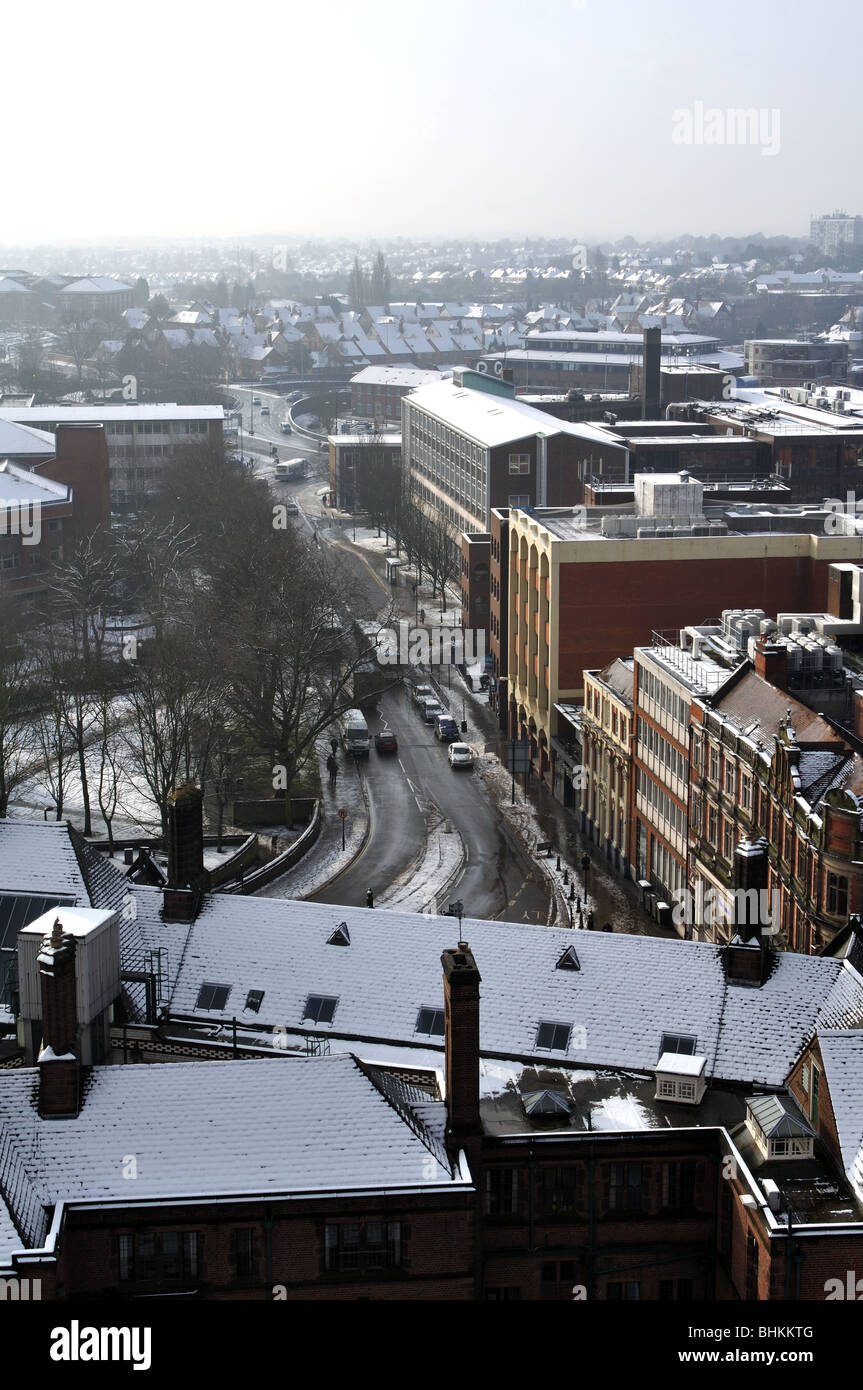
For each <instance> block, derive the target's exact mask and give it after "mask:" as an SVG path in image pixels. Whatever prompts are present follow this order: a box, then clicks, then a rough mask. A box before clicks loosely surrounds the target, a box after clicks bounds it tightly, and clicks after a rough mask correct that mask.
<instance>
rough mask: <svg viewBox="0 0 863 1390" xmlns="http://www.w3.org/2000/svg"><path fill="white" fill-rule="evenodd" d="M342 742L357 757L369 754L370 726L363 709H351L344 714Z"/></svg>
mask: <svg viewBox="0 0 863 1390" xmlns="http://www.w3.org/2000/svg"><path fill="white" fill-rule="evenodd" d="M342 744H343V746H344V750H345V752H346V753H350V754H351V755H352V756H353V757H355V758H367V757H368V756H369V746H370V744H369V726H368V724H367V723H366V721H365V716H364V715H363V712H362V710H361V709H349V710H348V712H347V714H345V715H343V716H342Z"/></svg>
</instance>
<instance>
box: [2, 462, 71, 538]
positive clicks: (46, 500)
mask: <svg viewBox="0 0 863 1390" xmlns="http://www.w3.org/2000/svg"><path fill="white" fill-rule="evenodd" d="M71 500H72V489H71V488H68V487H66V485H65V483H55V482H54V480H53V479H52V478H43V477H42V475H41V474H39V473H32V472H31V471H30V470H29V469H28V468H18V467H17V466H16V465H15V464H14V463H10V462H9V460H8V459H3V461H2V462H0V514H2V512H4V511H5V510H6V508H8V507H20V506H22V505H23V506H33V505H34V504H35V503H38V504H39V505H40V506H43V507H44V506H49V505H51V504H52V503H54V504H56V503H59V502H70V501H71ZM3 534H5V530H4V532H3Z"/></svg>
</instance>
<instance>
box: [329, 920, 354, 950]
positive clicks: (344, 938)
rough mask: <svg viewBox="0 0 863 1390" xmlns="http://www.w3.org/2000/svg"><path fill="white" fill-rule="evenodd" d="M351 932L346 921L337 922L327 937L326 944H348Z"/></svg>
mask: <svg viewBox="0 0 863 1390" xmlns="http://www.w3.org/2000/svg"><path fill="white" fill-rule="evenodd" d="M350 944H351V934H350V932H349V931H348V924H347V922H339V925H338V926H337V927H336V929H335V931H334V932H333V934H332V936H328V937H327V945H328V946H350Z"/></svg>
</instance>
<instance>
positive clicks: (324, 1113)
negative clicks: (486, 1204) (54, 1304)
mask: <svg viewBox="0 0 863 1390" xmlns="http://www.w3.org/2000/svg"><path fill="white" fill-rule="evenodd" d="M37 1090H38V1071H37V1070H36V1069H34V1068H26V1069H25V1068H22V1069H20V1070H16V1071H6V1072H4V1074H3V1082H2V1085H0V1150H2V1153H3V1156H4V1162H3V1165H2V1168H0V1187H2V1196H3V1198H4V1199H5V1201H6V1203H7V1205H8V1206H9V1207H11V1208H12V1209H13V1210H14V1211H15V1213H16V1215H17V1217H18V1220H19V1224H20V1225H21V1227H22V1229H23V1231H24V1233H25V1236H26V1239H27V1243H28V1244H30V1245H32V1244H38V1243H40V1242H41V1240H43V1239H44V1236H45V1220H46V1218H45V1212H44V1208H46V1207H49V1206H51V1205H53V1204H54V1203H56V1202H58V1201H61V1200H66V1201H69V1202H75V1201H78V1202H112V1201H114V1202H116V1201H120V1202H124V1203H126V1202H129V1201H136V1202H137V1201H147V1200H152V1199H154V1198H159V1197H162V1198H168V1197H183V1196H189V1195H194V1196H195V1197H196V1199H197V1198H200V1199H204V1200H206V1199H207V1198H208V1197H211V1198H215V1197H229V1196H239V1195H242V1194H255V1195H260V1194H267V1195H276V1194H279V1193H297V1192H314V1193H318V1194H322V1193H328V1192H330V1193H333V1194H345V1193H349V1192H356V1191H361V1190H364V1189H369V1188H372V1189H378V1190H380V1189H381V1188H428V1187H430V1186H441V1185H443V1186H458V1185H464V1184H465V1178H464V1177H463V1176H462V1175H461V1174H460V1173H459V1172H458V1171H457V1172H456V1174H455V1175H453V1173H452V1172H451V1171H450V1168H449V1166H448V1164H447V1161H446V1155H445V1151H444V1149H443V1147H442V1145H441V1141H440V1126H439V1124H437V1123H436V1112H439V1113H440V1114H442V1112H443V1106H442V1104H441V1102H437V1103H435V1102H434V1101H433V1100H432V1098H431V1097H430V1096H429V1095H428V1094H427V1093H426V1092H424V1091H420V1090H419V1089H418V1088H416V1087H413V1086H409V1085H407V1084H406V1083H404V1082H401V1081H399V1080H398V1079H397V1078H395V1077H392V1076H388V1075H386V1074H382V1073H378V1072H375V1071H374V1070H373V1069H371V1068H369V1069H365V1068H363V1067H362V1066H361V1065H360V1064H359V1063H358V1062H357V1061H356V1059H355V1058H354V1057H352V1056H350V1055H348V1054H346V1053H345V1054H340V1055H336V1056H332V1057H310V1058H291V1057H281V1058H278V1059H276V1058H273V1059H272V1060H269V1059H261V1060H254V1061H235V1062H217V1061H204V1062H179V1063H176V1064H173V1065H171V1066H149V1067H148V1066H140V1067H129V1066H126V1067H122V1066H120V1067H98V1068H96V1069H95V1070H94V1071H93V1072H92V1073H91V1075H90V1077H89V1079H88V1081H87V1082H86V1086H85V1094H84V1103H83V1106H82V1109H81V1112H80V1114H79V1115H78V1116H77V1117H75V1118H72V1119H64V1120H62V1121H61V1122H58V1121H57V1120H53V1119H48V1120H43V1119H41V1118H40V1116H39V1114H38V1111H37V1109H36V1099H37ZM414 1106H421V1107H422V1109H423V1112H424V1115H425V1117H426V1118H425V1119H420V1117H419V1116H418V1114H417V1113H416V1112H415V1111H414V1109H413V1107H414ZM120 1154H134V1155H135V1156H136V1159H137V1176H136V1180H135V1182H134V1183H130V1182H129V1181H128V1180H127V1179H126V1178H125V1177H124V1165H123V1163H122V1162H121V1161H120V1159H119V1158H118V1155H120ZM133 1189H134V1190H133ZM10 1236H11V1233H10V1232H9V1230H8V1226H7V1225H6V1223H5V1222H4V1221H3V1212H2V1205H0V1241H2V1240H3V1238H4V1237H5V1239H6V1240H9V1239H10ZM21 1244H22V1242H21V1240H20V1238H19V1239H16V1240H15V1241H14V1247H15V1248H21ZM4 1256H5V1259H6V1260H8V1246H7V1249H6V1250H5V1251H4V1250H3V1249H2V1244H0V1263H2V1262H4Z"/></svg>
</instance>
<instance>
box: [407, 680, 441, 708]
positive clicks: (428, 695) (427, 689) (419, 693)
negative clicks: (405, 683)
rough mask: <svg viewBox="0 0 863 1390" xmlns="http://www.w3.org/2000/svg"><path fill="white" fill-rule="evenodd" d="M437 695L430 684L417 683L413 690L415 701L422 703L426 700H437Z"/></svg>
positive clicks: (416, 703) (415, 702)
mask: <svg viewBox="0 0 863 1390" xmlns="http://www.w3.org/2000/svg"><path fill="white" fill-rule="evenodd" d="M435 699H437V696H436V695H435V693H434V690H433V689H432V687H431V686H430V685H415V686H414V690H413V702H414V704H415V705H421V704H422V703H423V701H424V700H435Z"/></svg>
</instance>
